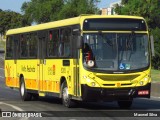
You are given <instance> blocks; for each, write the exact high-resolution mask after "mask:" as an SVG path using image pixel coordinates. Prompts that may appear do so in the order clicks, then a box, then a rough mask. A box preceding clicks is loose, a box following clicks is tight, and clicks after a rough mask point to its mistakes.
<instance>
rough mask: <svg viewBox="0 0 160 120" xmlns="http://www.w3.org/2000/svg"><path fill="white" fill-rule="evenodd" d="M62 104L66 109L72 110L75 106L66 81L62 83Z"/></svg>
mask: <svg viewBox="0 0 160 120" xmlns="http://www.w3.org/2000/svg"><path fill="white" fill-rule="evenodd" d="M61 87H62V89H61V90H62V91H61V92H62V103H63V105H64V106H65V107H68V108H71V107H73V106H74V101H73V100H71V96H70V95H69V94H68V87H67V83H66V81H65V82H63V83H62V86H61Z"/></svg>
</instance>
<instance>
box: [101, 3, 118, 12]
mask: <svg viewBox="0 0 160 120" xmlns="http://www.w3.org/2000/svg"><path fill="white" fill-rule="evenodd" d="M116 4H119V5H120V4H121V1H117V2H114V3H111V4H110V5H109V7H108V8H101V14H102V15H115V14H116V13H115V11H114V7H115V5H116Z"/></svg>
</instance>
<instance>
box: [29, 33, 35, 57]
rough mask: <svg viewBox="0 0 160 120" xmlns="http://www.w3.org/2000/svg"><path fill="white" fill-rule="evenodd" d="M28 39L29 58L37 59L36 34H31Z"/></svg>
mask: <svg viewBox="0 0 160 120" xmlns="http://www.w3.org/2000/svg"><path fill="white" fill-rule="evenodd" d="M28 39H29V56H30V57H37V34H36V33H32V34H31V36H30V37H29V38H28Z"/></svg>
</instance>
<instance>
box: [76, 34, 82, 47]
mask: <svg viewBox="0 0 160 120" xmlns="http://www.w3.org/2000/svg"><path fill="white" fill-rule="evenodd" d="M81 48H82V37H81V36H78V39H77V49H81Z"/></svg>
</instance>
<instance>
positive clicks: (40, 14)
mask: <svg viewBox="0 0 160 120" xmlns="http://www.w3.org/2000/svg"><path fill="white" fill-rule="evenodd" d="M97 2H98V0H31V1H30V2H24V3H23V5H22V7H21V10H22V12H23V13H24V16H25V18H26V19H28V21H32V22H37V23H45V22H49V21H55V20H60V19H65V18H70V17H75V16H79V15H80V14H93V13H95V12H96V10H97V7H96V3H97Z"/></svg>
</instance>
